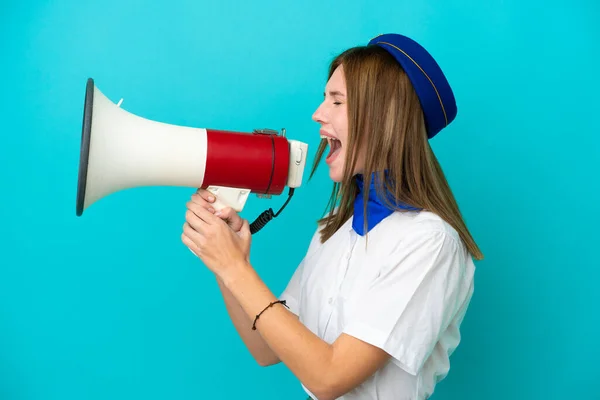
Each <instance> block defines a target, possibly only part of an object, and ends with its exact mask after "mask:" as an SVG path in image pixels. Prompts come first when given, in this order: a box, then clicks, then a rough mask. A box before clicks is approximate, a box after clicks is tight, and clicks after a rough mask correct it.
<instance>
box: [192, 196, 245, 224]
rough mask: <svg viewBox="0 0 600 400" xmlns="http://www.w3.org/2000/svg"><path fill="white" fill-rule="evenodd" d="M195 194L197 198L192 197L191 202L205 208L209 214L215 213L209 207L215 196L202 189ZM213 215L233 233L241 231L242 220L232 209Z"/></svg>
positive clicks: (219, 211)
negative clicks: (223, 222) (222, 221)
mask: <svg viewBox="0 0 600 400" xmlns="http://www.w3.org/2000/svg"><path fill="white" fill-rule="evenodd" d="M196 194H197V195H198V196H192V201H193V202H194V203H196V204H198V205H200V206H202V207H204V208H206V209H207V210H209V211H210V212H215V209H214V208H213V207H212V206H211V204H212V203H214V202H215V201H216V197H215V195H213V194H212V193H211V192H209V191H208V190H206V189H202V188H200V189H198V190H196ZM215 215H216V216H218V217H219V218H221V219H222V220H224V221H225V222H227V225H229V227H230V228H231V229H232V230H233V231H234V232H237V233H239V231H240V230H241V229H242V225H243V224H244V220H243V219H242V218H241V217H240V216H239V214H238V213H237V212H236V211H235V210H234V209H233V208H231V207H225V208H223V209H221V210H218V211H216V213H215Z"/></svg>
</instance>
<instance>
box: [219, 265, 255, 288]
mask: <svg viewBox="0 0 600 400" xmlns="http://www.w3.org/2000/svg"><path fill="white" fill-rule="evenodd" d="M253 272H254V270H253V269H252V266H251V265H250V263H249V262H248V261H246V260H240V261H238V262H236V263H235V264H233V265H231V266H229V268H226V269H225V270H224V271H223V272H222V273H220V274H219V275H217V279H218V280H219V281H220V282H221V284H223V285H224V286H225V287H226V288H228V289H231V287H232V286H233V285H235V284H236V282H238V281H239V280H244V279H245V277H247V276H248V275H251V274H252V273H253Z"/></svg>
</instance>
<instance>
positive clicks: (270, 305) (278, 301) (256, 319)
mask: <svg viewBox="0 0 600 400" xmlns="http://www.w3.org/2000/svg"><path fill="white" fill-rule="evenodd" d="M278 303H281V304H283V305H284V306H286V307H287V308H288V309H289V307H288V306H287V304H286V301H285V300H277V301H274V302H272V303H270V304H269V305H268V306H266V307H265V308H264V309H263V310H262V311H261V312H259V313H258V314H257V315H256V318H254V323H253V324H252V330H253V331H255V330H256V321H258V318H259V317H260V316H261V314H262V313H264V312H265V311H266V310H267V309H268V308H270V307H273V306H274V305H275V304H278Z"/></svg>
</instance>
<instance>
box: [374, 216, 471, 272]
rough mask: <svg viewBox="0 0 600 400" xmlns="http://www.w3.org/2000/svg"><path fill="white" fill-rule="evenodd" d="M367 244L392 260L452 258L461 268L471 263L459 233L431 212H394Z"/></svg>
mask: <svg viewBox="0 0 600 400" xmlns="http://www.w3.org/2000/svg"><path fill="white" fill-rule="evenodd" d="M369 235H371V233H370V234H369ZM368 241H369V246H371V243H373V247H374V248H375V249H374V250H375V252H377V253H379V254H380V255H381V256H383V257H386V256H387V257H391V258H392V259H395V258H405V257H413V258H415V259H421V260H423V258H424V257H425V258H426V257H430V258H433V259H438V260H442V259H447V258H448V257H450V258H452V259H454V260H455V261H458V262H459V263H461V264H462V263H464V262H465V261H468V259H469V255H468V252H467V249H466V246H464V244H463V243H462V240H461V239H460V236H459V234H458V232H457V231H456V230H455V229H454V228H453V227H452V226H451V225H450V224H449V223H448V222H446V221H444V220H443V219H442V218H441V217H440V216H438V215H437V214H434V213H432V212H428V211H420V212H412V211H411V212H404V211H397V212H394V213H393V214H391V215H390V216H389V217H388V218H386V219H385V220H384V221H382V222H381V223H380V224H379V225H378V226H377V227H376V229H373V231H372V235H371V238H369V239H368ZM371 254H373V253H371Z"/></svg>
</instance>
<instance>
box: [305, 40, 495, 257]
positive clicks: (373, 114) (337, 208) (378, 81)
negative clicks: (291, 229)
mask: <svg viewBox="0 0 600 400" xmlns="http://www.w3.org/2000/svg"><path fill="white" fill-rule="evenodd" d="M340 65H343V68H344V75H345V79H346V90H347V93H346V96H347V106H348V143H347V144H346V146H345V147H346V148H345V151H346V163H345V167H344V177H343V180H342V182H341V183H337V182H334V186H333V191H332V194H331V197H330V200H329V204H328V208H329V212H327V213H326V216H325V217H323V218H321V219H320V220H319V221H318V222H319V224H321V225H323V226H322V229H321V242H325V241H326V240H327V239H329V238H330V237H331V236H332V235H333V234H334V233H335V232H336V231H337V230H338V229H339V228H340V227H341V226H342V225H343V224H344V223H345V222H346V221H347V220H348V219H349V218H350V217H351V216H352V214H353V211H354V199H355V198H356V195H357V193H358V186H357V183H356V180H355V178H354V176H353V173H352V171H354V168H355V165H356V163H357V160H358V153H359V150H360V149H364V166H363V171H362V173H363V176H364V191H363V195H364V199H365V201H364V207H365V215H366V206H367V199H368V196H369V185H370V184H371V176H372V175H373V174H374V175H375V176H376V182H375V183H376V184H375V188H376V191H377V194H378V196H379V198H380V199H382V200H384V201H385V202H386V203H387V204H386V205H387V206H388V207H390V208H393V209H396V210H400V209H402V206H401V205H399V203H404V205H408V206H410V207H415V208H418V209H422V210H428V211H430V212H433V213H435V214H437V215H438V216H440V217H441V218H442V219H444V220H445V221H446V222H447V223H448V224H450V225H451V226H452V227H453V228H454V229H455V230H456V231H457V232H458V234H459V236H460V238H461V240H462V241H463V242H464V243H465V245H466V247H467V249H468V250H469V252H470V253H471V254H472V255H473V257H474V258H475V259H477V260H481V259H483V254H482V253H481V251H480V250H479V248H478V246H477V244H476V243H475V241H474V239H473V237H472V236H471V234H470V232H469V230H468V229H467V227H466V224H465V222H464V221H463V218H462V215H461V213H460V210H459V208H458V205H457V203H456V200H455V199H454V196H453V194H452V191H451V189H450V187H449V185H448V182H447V180H446V177H445V176H444V173H443V171H442V168H441V166H440V164H439V163H438V160H437V158H436V157H435V155H434V153H433V151H432V149H431V146H430V144H429V140H428V138H427V134H426V127H425V120H424V116H423V111H422V109H421V106H420V103H419V99H418V97H417V94H416V92H415V91H414V89H413V86H412V84H411V82H410V80H409V79H408V76H407V75H406V73H405V72H404V70H403V69H402V68H401V66H400V65H399V64H398V63H397V62H396V60H395V59H394V58H393V57H392V56H391V55H390V54H389V53H388V52H387V51H385V50H383V49H381V48H379V47H377V46H368V47H366V46H359V47H354V48H351V49H349V50H346V51H344V52H343V53H341V54H340V55H338V56H337V57H336V58H335V59H334V60H333V61H332V63H331V65H330V67H329V74H328V79H329V78H331V75H332V74H333V73H334V71H335V70H336V69H337V68H338V67H339V66H340ZM326 147H327V142H326V140H323V141H322V142H321V143H320V145H319V148H318V149H317V154H316V158H315V161H314V165H313V168H312V171H311V174H310V177H311V178H312V176H313V175H314V173H315V172H316V170H317V167H318V165H319V163H320V161H321V158H322V157H323V154H324V152H325V149H326ZM384 171H385V172H384ZM386 192H387V194H386ZM390 197H393V199H394V200H393V201H394V202H395V203H396V204H392V202H391V201H389V200H390ZM366 222H367V221H366V220H365V228H366ZM365 230H366V229H365Z"/></svg>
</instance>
